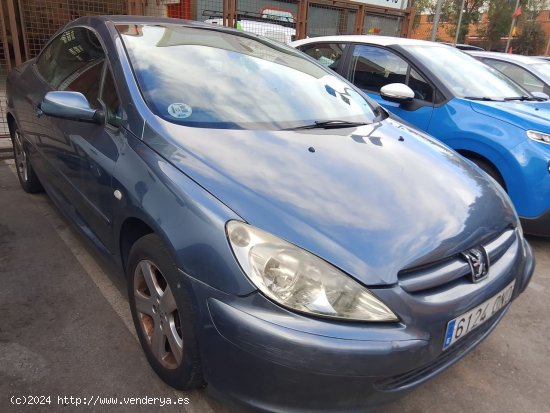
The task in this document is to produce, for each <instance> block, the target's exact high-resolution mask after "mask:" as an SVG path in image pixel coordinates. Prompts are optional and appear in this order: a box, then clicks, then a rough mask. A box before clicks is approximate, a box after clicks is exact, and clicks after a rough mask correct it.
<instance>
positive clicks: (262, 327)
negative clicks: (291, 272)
mask: <svg viewBox="0 0 550 413" xmlns="http://www.w3.org/2000/svg"><path fill="white" fill-rule="evenodd" d="M521 244H522V245H521V246H520V247H518V250H521V251H520V253H519V254H518V256H519V257H520V258H518V260H517V262H516V264H515V265H514V268H511V269H510V271H509V273H507V274H499V276H498V277H492V279H491V277H489V279H487V280H486V281H483V283H485V285H484V286H483V288H480V289H478V290H477V292H474V293H471V294H468V298H467V299H466V300H464V298H461V299H459V300H456V301H453V300H450V301H449V302H448V303H445V305H441V303H433V302H430V300H429V299H428V300H426V298H425V297H422V298H421V299H418V298H412V299H411V297H410V296H409V294H407V293H406V292H404V291H403V290H402V289H401V288H400V287H399V285H395V286H392V287H390V288H384V289H379V290H375V293H376V294H377V295H378V296H379V297H380V298H382V299H383V300H384V301H385V302H388V303H390V305H391V306H392V309H395V310H396V311H397V312H398V314H399V315H400V316H401V320H402V321H401V322H400V323H387V324H385V323H383V324H373V323H369V324H367V323H352V322H335V321H333V320H327V319H321V318H312V317H306V316H303V315H299V314H295V313H293V312H290V311H288V310H286V309H283V308H281V307H279V306H277V305H275V304H273V303H272V302H271V301H269V300H267V299H266V298H264V297H263V296H262V295H261V294H259V293H253V294H251V295H248V296H246V297H236V296H228V295H225V294H223V293H221V292H219V291H216V290H212V289H210V288H209V287H207V286H205V285H204V284H202V283H199V282H198V281H192V283H193V286H194V290H195V293H196V296H197V298H198V300H199V301H198V302H199V307H200V313H201V322H202V328H200V329H199V331H200V333H199V334H200V336H199V337H200V346H201V352H202V361H203V367H204V376H205V379H206V381H207V382H208V391H209V392H210V393H211V394H213V395H214V396H218V397H221V398H224V399H226V400H227V399H229V400H232V401H234V402H237V403H239V404H241V405H243V404H244V405H246V406H248V407H250V408H253V409H255V410H261V411H273V412H279V411H280V412H291V411H308V410H315V411H340V412H343V411H365V410H367V409H368V408H369V407H370V406H375V405H380V404H382V403H386V402H388V401H391V400H393V399H395V398H396V397H397V396H398V395H402V394H404V393H406V392H407V391H409V390H410V389H412V388H413V387H415V386H417V385H419V384H421V383H423V382H425V381H426V380H428V379H430V378H431V377H433V376H435V375H436V374H438V373H439V372H441V371H443V370H444V369H445V368H447V367H449V366H450V365H452V364H453V363H455V362H456V361H458V360H459V359H460V358H462V357H463V356H464V355H466V354H467V353H468V352H469V351H470V350H472V349H473V348H474V347H475V346H476V345H477V344H479V343H480V342H481V341H482V340H483V339H484V338H485V337H486V336H487V335H488V334H489V333H490V332H491V331H492V329H493V328H494V327H495V326H496V325H497V324H498V322H499V321H500V319H501V318H502V317H503V316H504V314H505V313H506V311H507V309H508V308H509V305H508V306H506V307H505V308H503V309H502V310H500V312H499V313H497V314H495V315H494V316H493V317H492V319H490V320H489V321H487V322H486V323H484V324H483V325H482V326H480V327H479V328H478V329H476V330H474V331H472V332H471V333H470V334H469V335H468V336H466V337H465V338H464V339H462V340H459V341H458V342H457V343H455V344H454V345H453V346H451V347H450V348H449V349H448V350H446V351H444V352H443V351H442V346H443V339H444V337H443V336H444V330H445V326H446V323H447V321H449V320H450V319H452V318H454V317H456V316H458V315H459V314H462V313H463V312H464V311H465V310H467V309H469V308H471V307H473V306H475V305H478V304H479V303H481V302H483V301H484V300H486V299H487V298H489V297H491V296H492V295H494V294H495V293H497V292H498V291H500V290H501V289H503V288H504V287H505V286H506V285H507V284H508V283H509V282H510V281H511V280H512V279H513V278H515V279H516V288H515V291H514V295H513V298H514V299H515V298H516V297H517V296H518V295H519V294H520V293H521V292H522V291H523V290H524V289H525V288H526V286H527V284H528V283H529V280H530V278H531V275H532V273H533V270H534V259H533V255H532V251H531V249H530V247H529V246H528V244H527V243H526V242H522V243H521ZM468 287H469V286H468ZM469 291H470V290H469ZM465 301H466V302H465ZM436 304H437V305H436ZM435 308H439V311H438V312H433V311H434V309H435ZM443 308H444V309H443ZM413 311H414V312H413Z"/></svg>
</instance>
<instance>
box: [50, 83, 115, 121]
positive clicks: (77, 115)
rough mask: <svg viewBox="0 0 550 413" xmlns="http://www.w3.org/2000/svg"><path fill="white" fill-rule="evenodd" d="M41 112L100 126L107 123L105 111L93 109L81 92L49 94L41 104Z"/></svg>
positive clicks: (55, 92)
mask: <svg viewBox="0 0 550 413" xmlns="http://www.w3.org/2000/svg"><path fill="white" fill-rule="evenodd" d="M40 110H41V111H42V112H44V113H45V114H46V115H49V116H55V117H57V118H64V119H70V120H76V121H84V122H95V123H99V124H102V123H104V122H105V114H104V113H103V111H102V110H96V109H93V108H91V107H90V102H88V99H86V97H85V96H84V95H83V94H82V93H80V92H65V91H54V92H48V93H46V96H44V99H43V100H42V103H41V104H40Z"/></svg>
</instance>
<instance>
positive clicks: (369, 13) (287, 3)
mask: <svg viewBox="0 0 550 413" xmlns="http://www.w3.org/2000/svg"><path fill="white" fill-rule="evenodd" d="M1 1H2V3H1V5H0V136H7V134H8V128H7V124H6V113H5V100H6V93H5V79H6V76H7V73H8V72H9V70H10V69H11V68H12V67H14V66H15V65H17V64H19V63H21V62H23V61H25V60H27V59H30V58H33V57H35V56H36V55H37V54H38V53H39V52H40V50H41V49H42V47H43V46H44V44H45V43H46V42H47V40H48V39H49V38H50V37H51V36H52V35H53V34H54V33H55V32H57V31H58V30H59V28H61V27H62V26H63V25H64V24H65V23H67V22H68V21H70V20H72V19H75V18H77V17H80V16H88V15H105V14H130V15H145V16H165V17H175V18H183V19H190V20H198V21H202V22H206V23H210V24H219V25H224V26H230V27H234V28H236V29H238V30H244V31H249V32H253V33H255V34H259V35H262V36H266V37H269V38H271V39H274V40H277V41H280V42H284V43H288V42H290V41H292V40H294V39H300V38H304V37H306V36H308V37H314V36H323V35H336V34H351V33H355V34H362V33H373V34H384V35H400V34H401V35H406V34H407V28H408V27H409V26H410V24H409V23H410V21H411V18H412V15H411V14H412V13H411V11H410V10H409V9H406V10H397V11H396V10H395V9H387V8H384V7H380V6H372V5H368V4H365V2H364V1H363V0H361V1H363V2H361V3H354V2H351V1H348V0H1ZM358 1H360V0H358ZM365 1H369V0H365Z"/></svg>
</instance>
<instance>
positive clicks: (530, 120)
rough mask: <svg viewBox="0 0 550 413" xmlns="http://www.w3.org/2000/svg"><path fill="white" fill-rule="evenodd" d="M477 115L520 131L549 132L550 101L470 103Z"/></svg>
mask: <svg viewBox="0 0 550 413" xmlns="http://www.w3.org/2000/svg"><path fill="white" fill-rule="evenodd" d="M470 104H471V106H472V109H473V110H474V111H476V112H478V113H481V114H483V115H486V116H490V117H492V118H495V119H498V120H501V121H503V122H507V123H510V124H512V125H515V126H518V127H520V128H522V129H525V130H529V129H533V130H537V131H540V132H547V133H549V132H550V101H544V102H521V101H516V100H513V101H507V102H482V101H470Z"/></svg>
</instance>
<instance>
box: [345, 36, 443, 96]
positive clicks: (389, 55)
mask: <svg viewBox="0 0 550 413" xmlns="http://www.w3.org/2000/svg"><path fill="white" fill-rule="evenodd" d="M348 79H349V80H350V81H351V82H353V84H355V85H356V86H357V87H359V88H361V89H363V90H367V91H370V92H375V93H380V89H381V88H382V87H383V86H386V85H389V84H390V83H403V84H406V85H407V86H409V87H410V88H411V89H412V90H413V92H414V96H415V99H419V100H423V101H426V102H430V103H432V102H433V100H434V88H433V87H432V86H431V85H430V84H429V83H428V82H427V81H426V80H425V79H424V78H423V77H422V76H421V75H420V74H419V73H418V72H417V71H416V70H414V69H413V68H412V67H411V66H410V65H409V64H408V63H407V62H406V61H405V60H404V59H402V58H401V57H399V56H398V55H396V54H395V53H393V52H391V51H389V50H387V49H383V48H381V47H374V46H366V45H357V46H355V49H354V50H353V56H352V59H351V64H350V67H349V73H348Z"/></svg>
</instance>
